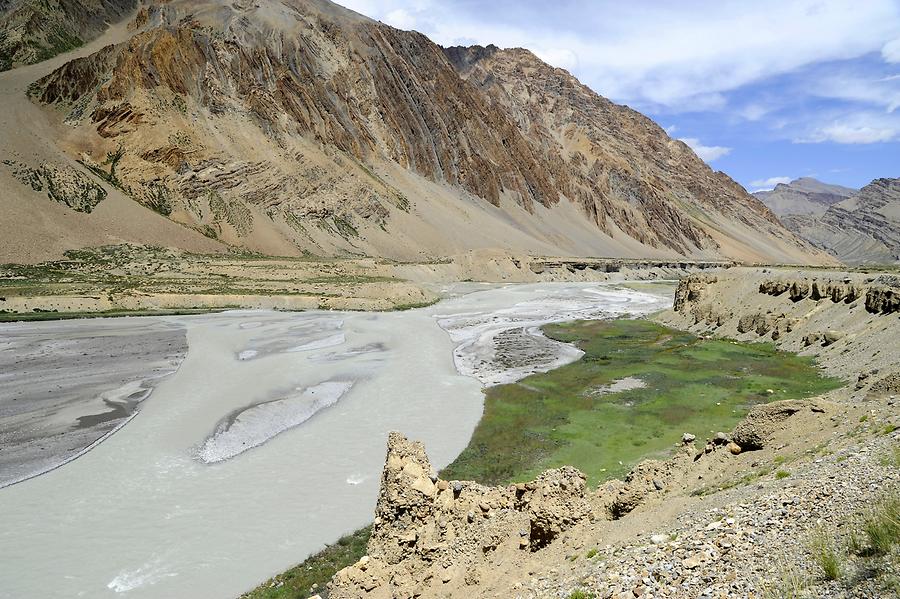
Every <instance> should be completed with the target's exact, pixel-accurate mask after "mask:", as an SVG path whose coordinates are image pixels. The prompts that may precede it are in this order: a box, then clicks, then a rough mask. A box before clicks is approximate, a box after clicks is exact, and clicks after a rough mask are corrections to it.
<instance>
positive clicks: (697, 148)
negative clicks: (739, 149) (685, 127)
mask: <svg viewBox="0 0 900 599" xmlns="http://www.w3.org/2000/svg"><path fill="white" fill-rule="evenodd" d="M678 141H683V142H684V143H686V144H687V145H688V146H690V148H691V149H692V150H693V151H694V153H695V154H697V156H699V157H700V159H701V160H704V161H706V162H712V161H713V160H717V159H719V158H721V157H722V156H727V155H728V154H730V153H731V148H726V147H725V146H704V145H703V144H702V143H700V140H699V139H697V138H696V137H679V138H678Z"/></svg>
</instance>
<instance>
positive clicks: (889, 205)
mask: <svg viewBox="0 0 900 599" xmlns="http://www.w3.org/2000/svg"><path fill="white" fill-rule="evenodd" d="M898 215H900V179H876V180H874V181H872V182H871V183H869V184H868V185H866V186H865V187H863V188H862V189H861V190H859V192H858V193H857V194H855V195H853V196H851V197H849V198H847V199H844V200H842V201H840V202H838V203H836V204H832V205H831V206H829V207H828V209H827V210H826V211H825V212H824V213H822V214H819V215H793V216H785V217H783V218H782V222H784V224H785V226H787V228H789V229H791V230H792V231H794V232H795V233H797V234H798V235H800V236H801V237H803V238H804V239H807V240H809V241H810V242H811V243H813V244H814V245H816V246H817V247H820V248H823V249H825V250H826V251H828V252H829V253H831V254H833V255H834V256H836V257H837V258H839V259H840V260H841V261H842V262H845V263H847V264H866V263H896V262H898V261H900V216H898Z"/></svg>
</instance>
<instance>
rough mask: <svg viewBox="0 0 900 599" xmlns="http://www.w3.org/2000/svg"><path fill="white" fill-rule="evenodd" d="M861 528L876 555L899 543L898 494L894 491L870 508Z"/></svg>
mask: <svg viewBox="0 0 900 599" xmlns="http://www.w3.org/2000/svg"><path fill="white" fill-rule="evenodd" d="M862 529H863V532H864V533H865V535H866V540H867V541H868V542H869V547H870V548H871V550H872V552H873V553H875V554H877V555H884V554H886V553H889V552H890V551H891V549H892V548H893V547H894V545H897V544H900V494H898V493H897V492H896V491H895V492H894V493H893V494H891V495H889V496H888V497H885V498H884V499H883V500H882V501H881V502H880V503H879V504H878V505H876V506H875V507H874V508H872V510H871V511H870V512H869V513H868V514H866V516H865V517H864V518H863V523H862Z"/></svg>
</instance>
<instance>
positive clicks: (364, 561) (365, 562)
mask: <svg viewBox="0 0 900 599" xmlns="http://www.w3.org/2000/svg"><path fill="white" fill-rule="evenodd" d="M356 567H357V568H359V569H360V570H363V571H365V570H366V568H368V567H369V556H368V555H364V556H362V557H361V558H359V561H358V562H356Z"/></svg>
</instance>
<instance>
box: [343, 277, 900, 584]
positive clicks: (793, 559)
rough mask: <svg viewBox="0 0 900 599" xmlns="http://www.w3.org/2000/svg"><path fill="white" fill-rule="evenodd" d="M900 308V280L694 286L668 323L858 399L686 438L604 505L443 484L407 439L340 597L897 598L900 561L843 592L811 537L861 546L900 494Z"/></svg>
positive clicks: (862, 569)
mask: <svg viewBox="0 0 900 599" xmlns="http://www.w3.org/2000/svg"><path fill="white" fill-rule="evenodd" d="M898 311H900V280H898V279H897V278H896V277H894V276H891V275H887V276H880V277H879V276H869V275H865V274H858V273H857V274H848V273H836V272H822V271H819V272H816V271H810V272H806V273H804V272H799V271H794V270H787V269H785V270H780V271H779V270H776V271H771V270H759V269H742V268H739V269H732V270H729V271H727V272H726V271H722V272H719V273H716V274H715V275H702V276H693V277H690V278H688V279H686V280H684V281H683V282H682V283H681V285H680V286H679V289H678V291H677V295H676V305H675V310H674V311H669V312H667V313H664V314H663V315H662V316H661V317H660V319H661V320H662V321H663V322H665V323H668V324H670V325H674V326H678V327H681V328H686V329H690V330H693V331H695V332H698V333H703V334H709V335H715V336H722V337H737V338H740V339H743V340H748V341H753V340H764V341H765V340H769V341H772V340H774V341H775V342H776V343H777V344H778V345H779V346H781V347H783V348H785V349H788V350H794V351H800V352H801V353H804V354H811V355H816V356H818V357H819V360H820V363H821V364H822V365H823V366H824V368H825V370H826V371H827V372H829V373H830V374H832V375H836V376H840V377H842V378H844V379H845V380H847V381H848V383H849V386H848V387H845V388H843V389H838V390H836V391H833V392H830V393H828V394H827V395H826V396H825V397H822V398H815V399H811V400H804V401H787V402H774V403H772V404H765V405H762V406H759V407H757V408H755V409H754V410H753V411H751V413H750V414H749V415H748V417H747V418H746V419H745V420H744V421H743V422H742V423H741V424H739V425H738V426H737V427H736V428H735V430H734V431H733V432H732V433H730V434H724V433H723V434H722V435H721V438H718V437H719V435H716V438H714V439H711V440H710V441H708V442H707V443H706V444H705V445H704V444H703V443H702V441H700V440H698V443H697V445H695V443H694V437H693V436H692V435H685V437H684V439H683V442H682V443H681V444H678V445H679V446H680V448H681V449H680V450H677V451H676V452H675V457H673V458H672V459H671V460H668V461H665V462H659V461H653V460H648V461H646V462H643V463H641V464H639V465H638V466H637V467H636V468H635V469H634V471H633V472H632V473H631V474H630V475H629V477H627V478H626V479H625V481H612V482H610V483H608V484H605V485H603V486H601V487H600V488H599V489H597V490H596V491H586V490H585V487H584V484H583V480H582V479H581V478H579V476H578V473H577V472H572V471H571V470H569V469H560V470H555V471H552V470H551V471H548V472H546V473H544V474H543V475H542V476H541V477H539V478H538V479H537V480H535V481H532V482H530V483H523V484H519V485H510V486H508V487H495V488H485V487H482V486H480V485H474V484H472V483H466V482H461V483H458V482H455V481H442V480H440V479H437V478H435V477H430V476H429V475H430V474H431V471H430V467H429V465H428V461H427V458H426V457H425V455H424V450H423V448H422V447H421V446H420V445H416V444H410V443H408V442H406V440H404V439H401V438H399V437H392V438H391V441H390V444H389V447H388V457H387V461H386V464H385V469H384V475H383V478H382V494H381V496H380V497H379V502H378V505H377V508H376V521H375V525H374V529H373V531H374V532H373V538H372V541H371V542H370V544H369V547H368V550H369V555H368V556H366V557H364V558H362V560H360V561H359V562H358V563H356V564H355V565H353V566H350V567H348V568H346V569H344V570H342V571H341V572H339V573H338V575H337V576H336V577H335V578H334V579H333V580H332V582H331V584H330V586H329V596H330V597H333V598H340V599H351V598H356V597H373V598H379V597H385V598H387V597H391V596H418V597H472V596H478V597H494V596H499V597H517V598H519V597H520V598H537V597H542V598H543V597H570V596H576V595H572V593H574V592H575V591H579V590H580V591H582V592H583V593H584V595H582V596H594V597H598V598H599V597H602V598H604V599H607V598H616V599H622V598H625V597H642V596H647V597H651V596H652V597H675V598H688V597H692V598H693V597H700V596H703V597H744V598H750V597H755V598H758V597H761V596H787V595H782V594H780V593H782V592H785V593H786V592H788V591H789V589H787V588H786V587H783V583H782V579H783V577H784V576H785V573H786V572H787V573H791V574H792V575H793V576H794V577H796V580H797V582H796V584H797V585H799V586H801V587H803V588H804V589H805V591H804V592H805V593H806V594H799V595H796V594H795V595H792V596H808V597H859V598H862V597H889V596H893V595H892V592H893V591H891V590H890V588H886V587H885V586H884V585H890V584H894V585H896V580H897V576H898V575H900V571H898V563H900V562H898V561H897V560H896V559H894V560H893V561H891V558H890V557H887V558H885V559H883V560H882V559H880V558H878V557H877V556H876V557H875V558H872V557H871V556H867V555H866V553H865V551H861V552H858V553H856V554H854V553H848V554H843V557H842V562H841V567H842V571H843V574H842V576H841V578H840V580H837V581H828V580H825V579H824V577H823V576H822V575H821V573H820V572H821V571H820V570H818V566H817V565H816V564H815V561H814V559H813V556H812V555H811V550H810V538H811V536H812V535H813V534H815V531H816V530H822V531H824V533H823V534H827V535H828V537H829V538H832V539H835V541H834V542H835V543H838V544H840V546H841V547H843V544H844V543H846V542H847V540H846V539H847V536H848V535H849V532H850V530H849V529H850V528H852V527H856V526H858V525H857V524H855V523H854V519H855V518H857V517H858V516H859V515H860V514H862V513H864V512H865V511H866V510H867V509H868V508H870V507H871V506H873V505H876V504H877V502H878V500H879V499H880V498H881V497H883V496H884V494H885V493H886V492H890V491H891V490H893V492H894V493H896V492H897V491H898V489H900V470H898V466H900V462H897V461H896V460H897V457H892V456H896V454H895V453H894V452H895V451H896V447H897V443H898V441H900V432H898V428H900V421H898V413H897V409H896V405H895V401H896V400H895V397H894V396H895V395H896V394H897V393H898V392H900V366H898V358H900V353H898V352H900V348H898V347H897V345H896V343H893V340H894V339H896V335H897V334H898V332H900V330H898V329H900V320H898V319H897V313H898ZM693 432H694V433H697V434H700V435H702V434H705V433H706V431H693ZM701 439H702V437H701ZM673 443H676V444H677V440H675V439H673ZM776 470H780V471H781V472H782V474H777V473H776ZM894 557H895V558H896V556H894ZM891 577H893V580H894V582H893V583H891V580H892V578H891ZM767 589H768V591H767ZM894 589H896V586H895V587H894ZM794 591H795V592H797V589H794ZM766 592H768V593H770V594H769V595H767V594H765V593H766ZM771 593H774V594H771Z"/></svg>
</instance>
